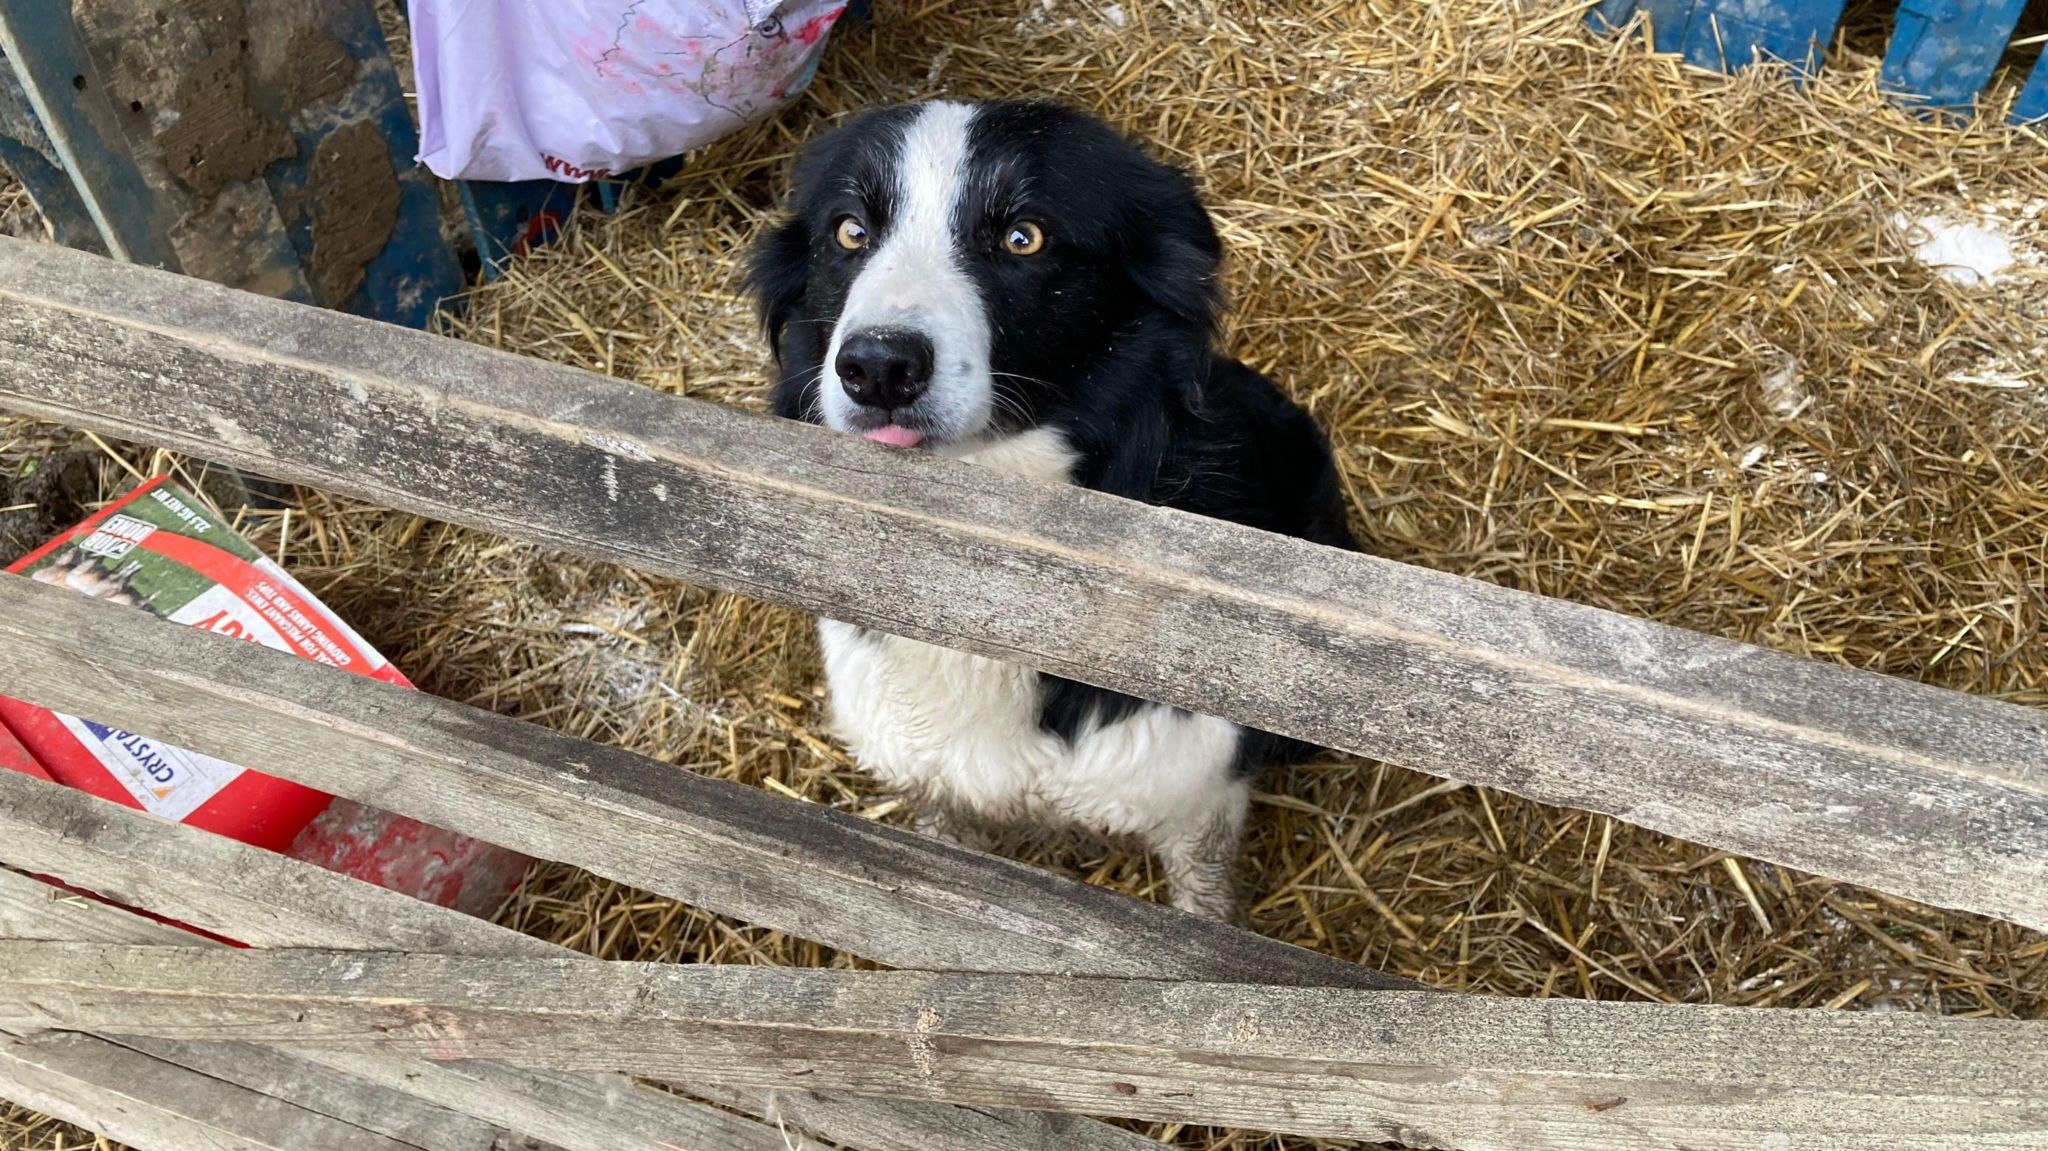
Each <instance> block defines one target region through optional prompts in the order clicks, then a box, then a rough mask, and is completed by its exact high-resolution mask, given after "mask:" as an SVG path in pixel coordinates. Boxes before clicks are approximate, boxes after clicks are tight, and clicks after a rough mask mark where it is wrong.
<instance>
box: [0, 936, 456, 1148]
mask: <svg viewBox="0 0 2048 1151" xmlns="http://www.w3.org/2000/svg"><path fill="white" fill-rule="evenodd" d="M45 946H47V945H45ZM377 1094H378V1095H380V1096H381V1095H384V1094H386V1093H385V1092H382V1091H379V1092H378V1093H377ZM0 1096H4V1097H6V1098H8V1099H11V1100H13V1101H14V1102H16V1103H18V1104H20V1105H21V1106H23V1107H27V1108H29V1109H31V1110H35V1111H40V1112H42V1113H43V1114H45V1115H49V1116H52V1117H54V1118H57V1119H62V1120H63V1121H64V1122H66V1123H71V1124H74V1125H76V1126H79V1127H84V1128H87V1129H89V1130H92V1131H97V1132H99V1133H100V1134H102V1135H105V1136H106V1137H107V1138H109V1139H113V1140H116V1141H118V1142H121V1143H127V1144H129V1145H131V1146H133V1147H136V1148H139V1149H140V1151H195V1149H204V1151H308V1149H309V1148H316V1147H317V1148H319V1149H320V1151H426V1149H424V1148H421V1147H419V1145H417V1144H411V1143H405V1142H401V1141H399V1140H396V1139H392V1138H389V1137H387V1136H383V1135H379V1134H378V1133H376V1132H374V1131H370V1130H367V1129H365V1128H362V1127H357V1126H355V1125H354V1124H350V1123H344V1122H342V1121H340V1120H338V1119H332V1118H329V1117H328V1116H325V1115H321V1114H319V1113H318V1112H314V1111H308V1110H306V1109H305V1108H303V1107H298V1106H295V1105H293V1104H291V1103H287V1102H285V1101H284V1100H282V1099H275V1098H271V1097H270V1096H267V1095H263V1094H260V1093H258V1092H255V1091H251V1090H249V1089H248V1088H246V1087H240V1086H237V1085H235V1084H233V1083H229V1082H227V1081H225V1080H221V1079H215V1078H213V1077H211V1076H209V1075H204V1074H201V1073H199V1072H196V1071H191V1070H188V1069H186V1068H183V1067H179V1066H177V1065H176V1064H172V1063H166V1062H164V1061H163V1060H160V1059H154V1058H151V1057H150V1056H148V1055H145V1054H142V1053H141V1052H139V1051H131V1050H129V1049H128V1048H126V1047H122V1046H120V1045H119V1044H116V1043H112V1042H109V1041H107V1040H105V1039H100V1038H98V1037H96V1036H92V1035H75V1034H65V1033H61V1032H51V1033H48V1034H43V1035H33V1036H27V1037H14V1036H8V1035H0Z"/></svg>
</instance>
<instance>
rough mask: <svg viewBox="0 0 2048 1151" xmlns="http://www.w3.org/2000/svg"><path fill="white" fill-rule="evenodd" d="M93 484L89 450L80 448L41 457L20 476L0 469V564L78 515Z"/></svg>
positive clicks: (95, 480)
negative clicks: (6, 473) (0, 471)
mask: <svg viewBox="0 0 2048 1151" xmlns="http://www.w3.org/2000/svg"><path fill="white" fill-rule="evenodd" d="M99 486H100V483H99V471H98V469H97V467H95V465H94V460H93V455H92V453H90V452H83V451H76V452H60V453H57V454H54V455H51V456H48V457H45V458H44V459H42V460H40V461H36V462H35V463H34V464H32V465H31V467H30V469H29V471H28V474H27V475H24V476H20V477H16V476H11V475H5V474H0V565H5V564H11V563H13V562H14V561H15V560H17V559H19V558H21V557H22V556H23V555H25V554H27V553H28V552H29V550H30V549H32V548H35V547H37V546H39V545H40V544H41V543H42V542H43V541H44V540H47V539H49V538H50V537H51V536H54V535H56V534H57V533H58V532H60V531H63V530H64V529H65V528H68V527H70V526H71V525H72V524H75V523H77V522H78V521H79V520H82V519H84V518H85V516H86V513H87V511H88V510H89V506H90V505H91V503H92V502H93V500H94V499H95V497H97V496H98V494H99Z"/></svg>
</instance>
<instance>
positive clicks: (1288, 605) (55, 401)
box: [0, 242, 2048, 928]
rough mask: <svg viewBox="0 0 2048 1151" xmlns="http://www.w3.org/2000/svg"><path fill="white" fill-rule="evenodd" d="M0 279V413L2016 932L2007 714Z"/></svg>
mask: <svg viewBox="0 0 2048 1151" xmlns="http://www.w3.org/2000/svg"><path fill="white" fill-rule="evenodd" d="M0 285H4V287H0V405H5V406H7V407H11V408H14V409H17V410H20V411H23V412H28V413H31V414H34V415H38V416H42V417H46V418H49V419H54V420H59V421H62V422H65V423H70V424H76V425H80V426H84V427H89V428H92V429H94V430H96V431H99V432H103V433H106V434H109V435H115V436H120V437H123V438H126V439H134V440H142V441H146V442H152V443H159V444H164V445H168V446H170V447H174V448H177V449H180V450H184V451H189V452H193V453H196V454H198V455H201V456H203V457H206V458H209V459H214V460H220V461H223V462H226V463H230V464H233V465H236V466H239V467H245V468H249V469H252V470H255V471H259V472H264V473H268V474H271V475H275V476H278V477H280V478H284V479H290V480H295V481H299V482H304V483H309V484H313V485H315V486H318V487H322V488H325V489H327V490H331V491H335V492H340V493H344V494H347V495H351V496H355V497H358V498H363V499H368V500H375V501H378V502H380V503H384V504H387V505H390V506H394V507H399V508H404V509H407V510H411V511H415V512H418V513H420V514H423V515H427V516H432V517H436V518H440V519H446V520H450V521H453V522H457V523H462V524H467V525H470V526H473V527H479V528H484V529H488V530H491V531H495V532H500V533H503V534H505V535H508V536H512V537H515V538H519V539H524V540H531V541H535V542H539V543H543V544H547V545H551V546H555V547H560V548H565V549H568V550H572V551H575V552H578V553H581V554H584V555H590V556H595V557H599V558H603V559H608V560H613V561H617V562H621V563H625V564H628V565H631V566H633V567H636V568H639V569H641V570H645V571H650V572H656V573H661V574H665V575H671V576H677V577H681V578H684V579H688V580H692V581H695V582H698V583H702V584H707V585H711V586H714V587H719V588H724V589H728V590H732V591H737V592H742V593H745V594H748V595H753V596H758V597H760V598H763V599H768V600H774V601H777V602H781V603H787V604H793V605H795V606H797V607H800V608H803V609H805V610H809V611H814V612H818V613H820V614H824V615H828V616H832V617H835V618H840V619H845V620H850V621H853V622H857V623H862V624H866V625H869V626H873V627H877V628H880V629H882V630H884V631H887V632H892V633H895V634H899V635H905V636H910V637H912V638H916V639H922V640H928V641H932V642H937V643H942V644H946V645H949V646H952V647H957V648H961V649H965V650H969V651H975V652H979V653H981V654H984V655H991V656H998V657H1001V658H1005V659H1011V660H1015V661H1018V662H1021V663H1025V664H1029V665H1031V666H1034V667H1037V668H1040V669H1043V670H1046V671H1050V672H1055V673H1058V674H1060V675H1064V676H1070V677H1073V678H1076V679H1080V680H1085V681H1087V682H1090V683H1095V684H1099V685H1102V686H1106V687H1113V688H1117V689H1119V690H1123V691H1128V692H1131V693H1134V694H1137V695H1140V696H1144V697H1147V698H1151V699H1158V700H1163V701H1166V702H1169V703H1173V704H1177V705H1180V706H1184V707H1187V708H1190V709H1192V710H1195V711H1200V712H1205V713H1209V714H1214V715H1220V716H1223V717H1226V718H1229V719H1234V720H1238V721H1242V722H1246V723H1251V724H1255V725H1258V726H1261V727H1265V728H1268V729H1271V730H1275V731H1280V732H1284V733H1286V734H1289V735H1294V736H1298V737H1301V738H1304V739H1309V740H1314V741H1317V742H1320V743H1324V744H1327V745H1330V746H1334V747H1341V748H1345V749H1347V750H1350V751H1354V752H1358V753H1361V754H1364V755H1369V756H1374V757H1378V758H1381V759H1384V760H1387V761H1389V762H1392V763H1396V764H1399V765H1401V766H1404V767H1411V768H1416V769H1418V770H1421V771H1426V772H1431V773H1433V774H1437V775H1441V776H1448V777H1454V778H1458V779H1462V780H1465V781H1468V782H1471V783H1475V784H1485V785H1488V786H1492V787H1498V788H1502V789H1504V790H1507V791H1511V792H1514V793H1516V794H1519V795H1524V796H1527V797H1529V798H1532V799H1536V800H1540V801H1543V802H1546V803H1553V804H1560V805H1564V806H1568V807H1575V808H1581V809H1585V810H1589V811H1596V812H1601V813H1604V814H1608V815H1612V816H1615V817H1616V818H1619V819H1623V820H1626V821H1628V822H1631V823H1635V824H1638V825H1641V826H1645V827H1650V828H1653V829H1655V830H1658V831H1661V832H1665V833H1668V834H1672V835H1677V836H1681V837H1684V838H1686V839H1691V840H1694V841H1697V842H1701V843H1705V844H1708V845H1711V846H1713V847H1717V848H1723V849H1726V850H1729V851H1733V852H1739V853H1741V854H1744V855H1749V856H1753V857H1756V858H1761V859H1768V860H1772V861H1774V862H1778V863H1783V864H1787V865H1790V866H1794V867H1798V868H1801V869H1804V870H1806V871H1811V872H1816V873H1819V874H1823V875H1828V876H1833V877H1836V878H1840V879H1844V880H1848V881H1852V882H1855V883H1860V884H1864V885H1867V886H1870V887H1874V888H1878V889H1880V890H1883V891H1888V892H1892V893H1894V894H1897V895H1902V896H1906V897H1909V898H1912V899H1917V900H1921V901H1924V902H1927V903H1931V904H1935V905H1938V906H1944V907H1953V908H1959V909H1963V910H1967V911H1975V912H1981V913H1984V914H1988V915H1995V916H2000V917H2003V918H2006V919H2010V920H2013V921H2014V922H2018V923H2022V924H2025V925H2027V926H2030V927H2034V928H2048V868H2044V867H2043V866H2042V861H2043V860H2044V859H2048V796H2044V794H2043V792H2044V779H2048V776H2044V773H2043V765H2044V764H2048V717H2044V716H2043V715H2041V714H2040V713H2038V712H2035V711H2030V710H2025V709H2022V708H2019V707H2015V706H2011V705H2007V704H2001V703H1998V702H1994V701H1991V700H1985V699H1976V698H1970V697H1966V696H1963V695H1960V694H1957V693H1951V692H1945V691H1940V690H1936V689H1933V688H1928V687H1924V686H1920V685H1915V684H1911V683H1907V682H1903V681H1898V680H1894V679H1889V678H1885V677H1882V676H1878V675H1873V674H1867V673H1862V672H1856V671H1850V670H1845V669H1842V668H1837V667H1833V666H1829V665H1824V664H1820V663H1817V662H1811V661H1806V660H1801V659H1797V658H1794V657H1790V656H1785V655H1780V654H1774V653H1770V652H1766V651H1763V650H1761V649H1758V648H1754V647H1750V646H1746V645H1743V644H1738V643H1732V642H1727V641H1723V640H1718V639H1712V638H1707V637H1703V636H1700V635H1696V634H1692V633H1689V632H1684V631H1679V630H1676V629H1673V628H1668V627H1663V626H1660V625H1657V624H1653V623H1649V622H1645V621H1641V620H1636V619H1631V618H1627V617H1624V616H1619V615H1615V614H1612V613H1607V612H1602V611H1597V610H1594V609H1590V608H1585V607H1581V606H1577V605H1573V604H1569V603H1563V602H1559V601H1554V600H1548V599H1544V598H1541V597H1537V596H1531V595H1527V594H1523V593H1518V592H1514V591H1509V590H1506V589H1502V588H1498V587H1493V586H1490V585H1487V584H1484V583H1480V582H1477V581H1474V580H1469V579H1463V578H1460V577H1456V576H1452V575H1447V574H1444V573H1440V572H1433V571H1427V570H1424V569H1421V568H1415V567H1410V566H1406V565H1402V564H1397V563H1391V562H1388V561H1384V560H1379V559H1375V558H1372V557H1368V556H1361V555H1353V554H1349V553H1341V552H1336V551H1332V550H1330V549H1326V548H1320V547H1317V546H1314V545H1310V544H1306V543H1301V542H1298V541H1294V540H1288V539H1282V538H1279V537H1275V536H1271V535H1268V534H1265V533H1261V532H1256V531H1252V530H1250V529H1246V528H1241V527H1237V526H1234V525H1230V524H1224V523H1219V522H1216V521H1211V520H1205V519H1202V518H1199V517H1195V516H1190V515H1186V514H1182V513H1179V512H1175V511H1171V510H1167V509H1160V508H1148V507H1141V506H1138V505H1135V504H1132V503H1129V502H1125V501H1119V500H1116V499H1113V498H1110V497H1106V496H1103V495H1101V494H1099V493H1091V492H1086V491H1079V490H1074V489H1070V488H1063V487H1045V486H1041V485H1035V484H1031V483H1027V482H1025V481H1022V480H1018V479H1015V478H1012V477H1006V476H1001V475H996V474H993V473H990V472H987V471H985V470H977V469H975V468H973V467H971V466H970V465H964V464H959V463H956V462H953V461H948V460H943V459H937V458H932V457H929V456H926V455H922V454H917V453H902V452H891V451H888V450H886V449H882V448H879V447H876V446H875V445H872V444H867V443H864V442H861V441H858V440H856V439H854V438H852V437H844V436H837V435H833V434H832V433H829V432H826V431H823V430H821V429H818V428H813V427H808V426H799V425H795V424H791V423H787V422H782V421H774V420H770V419H767V418H764V417H760V416H755V415H750V414H747V413H743V412H738V411H733V410H729V409H725V408H720V407H716V406H712V405H707V404H703V403H697V402H692V401H688V400H679V399H675V398H671V397H667V396H663V395H659V394H657V393H654V392H652V391H649V390H647V389H644V388H639V387H635V386H632V385H628V384H624V383H620V382H618V381H612V380H606V379H602V378H600V377H597V376H593V375H591V374H588V373H585V372H581V371H577V370H575V369H571V368H566V367H560V366H556V365H551V364H546V363H539V362H535V361H531V360H525V359H521V358H518V357H513V356H508V355H504V354H501V353H496V352H493V351H490V350H488V349H484V348H479V347H475V346H471V345H467V344H461V343H456V342H452V341H449V340H446V339H440V338H436V337H433V336H429V335H425V334H421V333H415V332H410V331H404V330H399V329H395V328H391V327H387V326H382V325H377V324H372V323H369V322H366V321H361V320H356V319H352V318H350V317H347V316H340V315H335V314H332V313H328V312H322V311H315V310H312V309H306V308H297V307H292V306H289V305H286V304H283V303H280V302H277V301H272V300H267V299H262V298H258V297H253V296H247V295H241V294H237V293H234V292H231V291H227V290H223V289H219V288H216V287H214V286H211V285H207V284H202V283H194V282H192V281H191V280H189V279H183V278H179V277H176V276H171V275H168V274H164V273H159V272H155V271H152V270H150V269H146V268H138V267H132V266H126V265H118V264H114V263H112V262H110V261H105V260H100V259H96V258H94V257H91V256H88V255H85V254H83V253H76V252H70V251H65V250H62V249H56V248H53V247H51V246H48V245H31V244H23V243H18V242H13V243H5V244H0ZM878 588H885V589H887V594H886V595H877V594H876V589H878ZM387 730H400V729H387ZM163 734H166V735H168V734H169V733H167V732H166V733H163Z"/></svg>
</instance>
